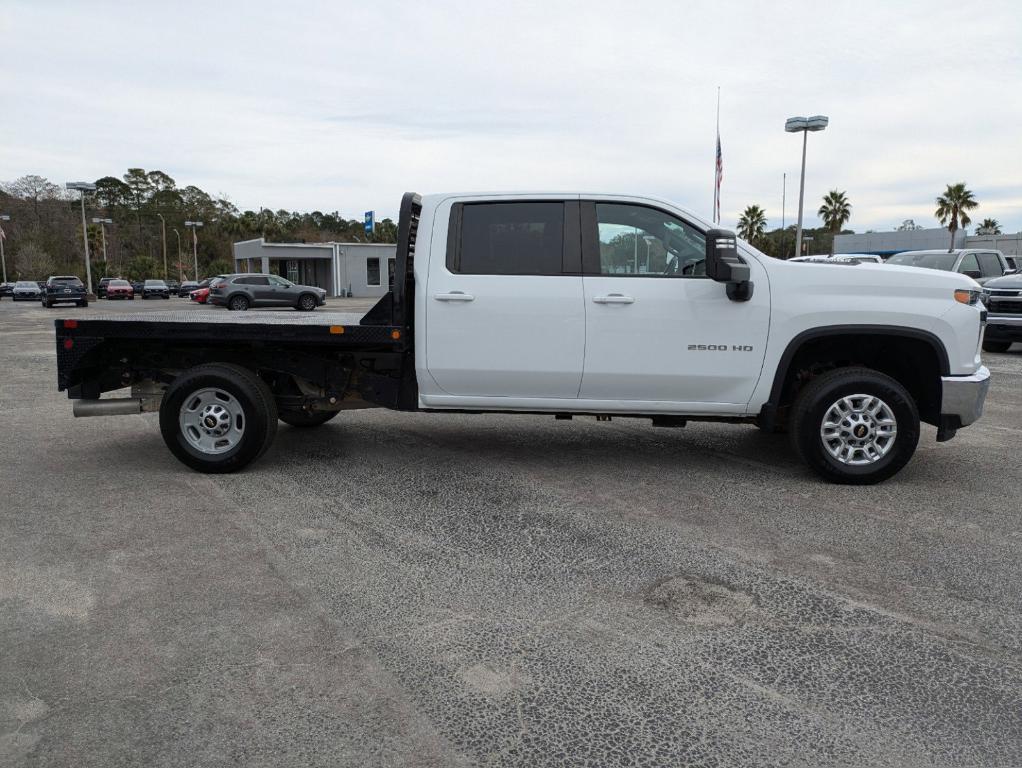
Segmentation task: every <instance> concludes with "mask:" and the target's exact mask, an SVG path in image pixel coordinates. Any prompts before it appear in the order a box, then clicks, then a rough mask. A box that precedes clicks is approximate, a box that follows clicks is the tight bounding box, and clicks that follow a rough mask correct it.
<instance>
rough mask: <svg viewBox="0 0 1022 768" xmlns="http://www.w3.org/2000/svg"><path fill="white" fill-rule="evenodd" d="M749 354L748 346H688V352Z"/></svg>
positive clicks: (750, 349)
mask: <svg viewBox="0 0 1022 768" xmlns="http://www.w3.org/2000/svg"><path fill="white" fill-rule="evenodd" d="M728 350H731V351H732V352H751V351H752V347H751V346H750V345H748V344H731V345H730V346H728V345H727V344H689V345H688V351H689V352H727V351H728Z"/></svg>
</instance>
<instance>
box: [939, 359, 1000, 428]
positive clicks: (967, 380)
mask: <svg viewBox="0 0 1022 768" xmlns="http://www.w3.org/2000/svg"><path fill="white" fill-rule="evenodd" d="M940 381H941V384H942V391H943V394H942V396H941V402H940V415H941V417H942V418H943V417H949V416H950V417H952V420H955V419H954V417H957V421H958V424H957V425H955V426H959V427H967V426H969V425H970V424H972V422H974V421H976V420H977V419H978V418H979V417H980V416H982V415H983V402H984V401H985V400H986V398H987V392H988V391H989V389H990V371H989V370H988V369H987V367H986V366H985V365H983V366H980V368H979V370H978V371H976V372H975V373H973V374H971V375H969V376H942V377H941V379H940Z"/></svg>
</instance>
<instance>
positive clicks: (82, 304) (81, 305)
mask: <svg viewBox="0 0 1022 768" xmlns="http://www.w3.org/2000/svg"><path fill="white" fill-rule="evenodd" d="M78 306H79V307H87V306H89V300H88V299H86V300H85V301H83V302H81V303H80V304H79V305H78Z"/></svg>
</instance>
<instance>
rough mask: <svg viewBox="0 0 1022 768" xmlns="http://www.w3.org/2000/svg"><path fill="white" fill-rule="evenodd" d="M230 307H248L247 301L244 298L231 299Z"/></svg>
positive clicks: (238, 308) (235, 308) (237, 309)
mask: <svg viewBox="0 0 1022 768" xmlns="http://www.w3.org/2000/svg"><path fill="white" fill-rule="evenodd" d="M231 308H232V309H234V310H235V311H240V310H245V309H248V302H247V301H245V300H244V299H231Z"/></svg>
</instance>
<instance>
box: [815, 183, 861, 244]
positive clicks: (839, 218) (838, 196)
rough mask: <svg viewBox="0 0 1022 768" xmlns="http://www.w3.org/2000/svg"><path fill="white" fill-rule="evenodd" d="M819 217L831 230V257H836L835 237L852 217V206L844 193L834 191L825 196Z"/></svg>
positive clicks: (818, 212)
mask: <svg viewBox="0 0 1022 768" xmlns="http://www.w3.org/2000/svg"><path fill="white" fill-rule="evenodd" d="M816 213H817V215H819V217H820V218H821V219H823V223H824V224H826V225H827V229H828V230H830V234H831V238H830V255H831V256H833V255H834V237H833V236H834V235H836V234H837V233H838V232H840V231H841V227H843V226H844V225H845V222H847V221H848V219H850V218H851V216H852V204H851V203H849V202H848V198H847V197H845V193H844V192H838V191H837V190H836V189H832V190H831V191H830V192H828V193H827V194H825V195H824V196H823V205H821V206H820V210H818V211H817V212H816Z"/></svg>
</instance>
